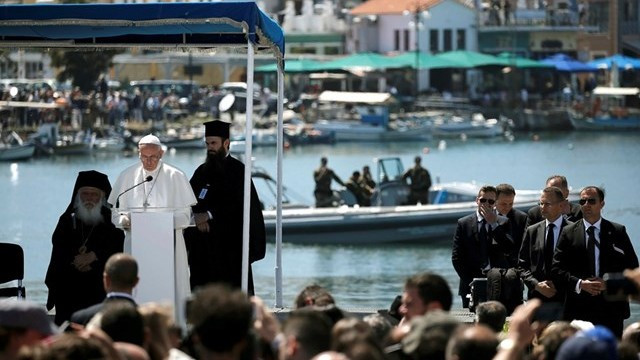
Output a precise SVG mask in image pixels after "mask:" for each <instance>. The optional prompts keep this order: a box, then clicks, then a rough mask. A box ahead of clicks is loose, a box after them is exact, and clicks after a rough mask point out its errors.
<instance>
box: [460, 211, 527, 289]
mask: <svg viewBox="0 0 640 360" xmlns="http://www.w3.org/2000/svg"><path fill="white" fill-rule="evenodd" d="M507 231H508V229H507V228H506V227H505V226H504V225H499V226H497V227H496V228H495V229H493V230H492V231H491V232H490V233H489V234H487V237H488V241H489V243H490V245H489V246H487V257H488V258H489V262H490V266H491V267H492V268H508V267H509V262H508V255H509V253H510V252H513V251H515V250H514V241H513V239H512V238H511V236H510V235H508V234H507ZM485 260H486V259H481V247H480V240H479V238H478V216H477V213H476V212H474V213H473V214H470V215H467V216H465V217H463V218H460V219H458V225H457V228H456V233H455V235H454V237H453V249H452V252H451V262H452V263H453V267H454V269H455V270H456V272H457V273H458V276H459V277H460V285H459V287H458V294H459V295H461V296H464V295H466V294H469V292H470V287H469V283H471V281H472V280H473V278H476V277H478V278H484V277H485V275H484V273H483V268H482V264H483V262H484V261H485Z"/></svg>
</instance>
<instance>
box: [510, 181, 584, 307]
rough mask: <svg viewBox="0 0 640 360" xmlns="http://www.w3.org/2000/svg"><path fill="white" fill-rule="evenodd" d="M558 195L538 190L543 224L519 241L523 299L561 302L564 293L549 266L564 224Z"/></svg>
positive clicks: (555, 190)
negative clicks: (525, 297)
mask: <svg viewBox="0 0 640 360" xmlns="http://www.w3.org/2000/svg"><path fill="white" fill-rule="evenodd" d="M564 201H565V200H564V195H563V194H562V191H561V190H560V189H559V188H557V187H555V186H550V187H546V188H544V190H542V195H541V196H540V208H541V209H542V216H543V217H544V220H543V221H540V222H538V223H537V224H534V225H531V226H529V227H528V228H527V230H526V231H525V233H524V238H523V239H522V247H521V248H520V256H519V259H518V270H519V272H520V277H521V278H522V280H523V281H524V283H525V285H527V288H528V291H527V297H528V298H529V299H533V298H538V299H540V300H542V301H544V302H564V293H560V292H558V289H557V288H556V286H555V285H554V283H553V281H552V280H551V263H552V261H553V253H554V251H555V246H556V244H557V242H558V241H557V239H558V238H559V236H560V233H561V232H562V229H563V228H564V227H565V226H567V225H568V224H572V223H571V222H568V221H567V220H566V219H565V218H564V217H563V216H562V206H563V202H564Z"/></svg>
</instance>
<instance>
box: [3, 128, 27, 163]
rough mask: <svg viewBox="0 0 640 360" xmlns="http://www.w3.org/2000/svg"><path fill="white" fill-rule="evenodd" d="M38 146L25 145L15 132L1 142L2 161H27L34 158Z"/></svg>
mask: <svg viewBox="0 0 640 360" xmlns="http://www.w3.org/2000/svg"><path fill="white" fill-rule="evenodd" d="M35 150H36V146H35V144H33V143H25V142H24V141H22V138H20V136H19V135H18V134H16V132H15V131H12V132H11V133H10V134H9V135H8V136H7V138H5V139H3V140H2V141H1V142H0V161H19V160H27V159H30V158H31V157H32V156H33V153H34V152H35Z"/></svg>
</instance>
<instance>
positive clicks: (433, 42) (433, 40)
mask: <svg viewBox="0 0 640 360" xmlns="http://www.w3.org/2000/svg"><path fill="white" fill-rule="evenodd" d="M439 49H440V46H439V44H438V29H432V30H429V50H430V51H431V52H432V53H437V52H438V50H439Z"/></svg>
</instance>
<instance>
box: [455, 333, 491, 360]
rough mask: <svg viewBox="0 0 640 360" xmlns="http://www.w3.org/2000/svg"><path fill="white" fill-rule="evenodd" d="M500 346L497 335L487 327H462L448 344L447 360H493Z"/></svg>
mask: <svg viewBox="0 0 640 360" xmlns="http://www.w3.org/2000/svg"><path fill="white" fill-rule="evenodd" d="M498 344H499V341H498V336H497V334H496V333H495V332H494V331H493V330H492V329H490V328H489V327H487V326H485V325H482V324H476V325H469V326H461V327H460V328H458V329H457V330H456V331H455V333H454V335H453V337H452V338H451V340H449V343H448V344H447V355H446V360H491V359H493V357H494V356H495V355H496V353H497V348H498Z"/></svg>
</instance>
